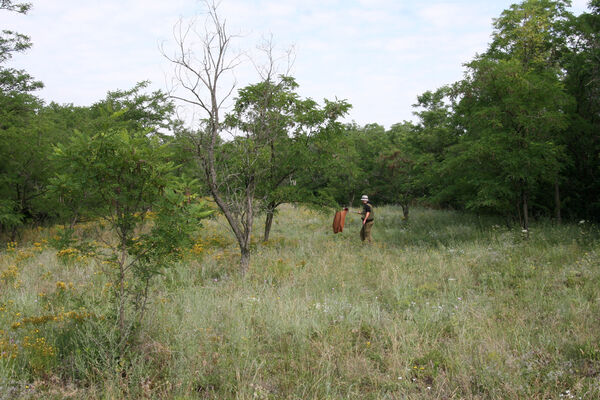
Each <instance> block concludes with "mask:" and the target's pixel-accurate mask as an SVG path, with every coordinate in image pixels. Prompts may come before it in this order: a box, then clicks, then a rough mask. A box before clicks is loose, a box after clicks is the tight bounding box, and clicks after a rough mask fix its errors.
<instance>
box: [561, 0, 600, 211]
mask: <svg viewBox="0 0 600 400" xmlns="http://www.w3.org/2000/svg"><path fill="white" fill-rule="evenodd" d="M589 5H590V11H589V12H587V13H583V14H582V15H580V16H579V17H577V18H576V19H575V20H574V21H573V25H572V36H571V41H570V52H568V53H567V54H566V55H565V57H564V58H563V66H564V68H565V70H566V77H565V80H564V82H565V87H566V90H567V91H568V92H569V94H571V95H572V96H573V97H574V98H575V100H576V106H575V107H573V108H572V112H571V113H570V120H571V124H570V127H569V129H568V130H567V131H566V132H565V135H564V140H563V143H564V144H565V146H566V147H567V149H568V153H569V156H570V159H571V161H570V162H569V163H568V164H567V168H566V170H565V172H564V179H563V181H562V185H561V186H562V192H563V193H565V194H566V196H565V199H564V200H565V202H564V203H565V206H566V207H567V210H568V213H569V215H570V216H571V217H572V218H575V217H577V218H585V219H595V220H599V219H600V200H599V199H600V179H599V178H598V177H599V174H600V135H599V133H598V132H600V78H599V77H600V1H599V0H593V1H591V2H590V3H589Z"/></svg>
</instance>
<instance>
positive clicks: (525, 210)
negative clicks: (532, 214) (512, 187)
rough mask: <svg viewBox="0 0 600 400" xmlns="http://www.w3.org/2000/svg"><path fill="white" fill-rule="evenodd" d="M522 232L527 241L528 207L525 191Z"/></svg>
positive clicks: (524, 192) (525, 192)
mask: <svg viewBox="0 0 600 400" xmlns="http://www.w3.org/2000/svg"><path fill="white" fill-rule="evenodd" d="M523 230H524V231H525V233H526V235H527V238H528V239H529V206H528V205H527V191H525V190H523Z"/></svg>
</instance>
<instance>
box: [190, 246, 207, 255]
mask: <svg viewBox="0 0 600 400" xmlns="http://www.w3.org/2000/svg"><path fill="white" fill-rule="evenodd" d="M203 252H204V246H203V245H202V243H195V244H194V246H192V248H191V249H190V253H192V254H193V255H195V256H199V255H201V254H202V253H203Z"/></svg>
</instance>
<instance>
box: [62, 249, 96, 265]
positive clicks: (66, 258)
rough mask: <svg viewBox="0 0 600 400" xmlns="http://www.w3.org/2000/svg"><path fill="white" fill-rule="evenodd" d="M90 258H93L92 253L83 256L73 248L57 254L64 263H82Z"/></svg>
mask: <svg viewBox="0 0 600 400" xmlns="http://www.w3.org/2000/svg"><path fill="white" fill-rule="evenodd" d="M90 256H92V253H86V254H83V253H82V252H81V251H79V250H77V249H74V248H72V247H69V248H66V249H62V250H60V251H58V252H57V253H56V257H58V259H60V260H62V261H63V262H74V261H78V262H82V261H86V260H87V259H88V258H89V257H90Z"/></svg>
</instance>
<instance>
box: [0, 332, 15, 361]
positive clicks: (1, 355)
mask: <svg viewBox="0 0 600 400" xmlns="http://www.w3.org/2000/svg"><path fill="white" fill-rule="evenodd" d="M18 352H19V347H18V346H17V344H16V343H15V341H14V340H12V339H11V338H9V337H8V336H7V334H6V332H4V331H3V330H1V329H0V360H2V359H13V358H17V354H18Z"/></svg>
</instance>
